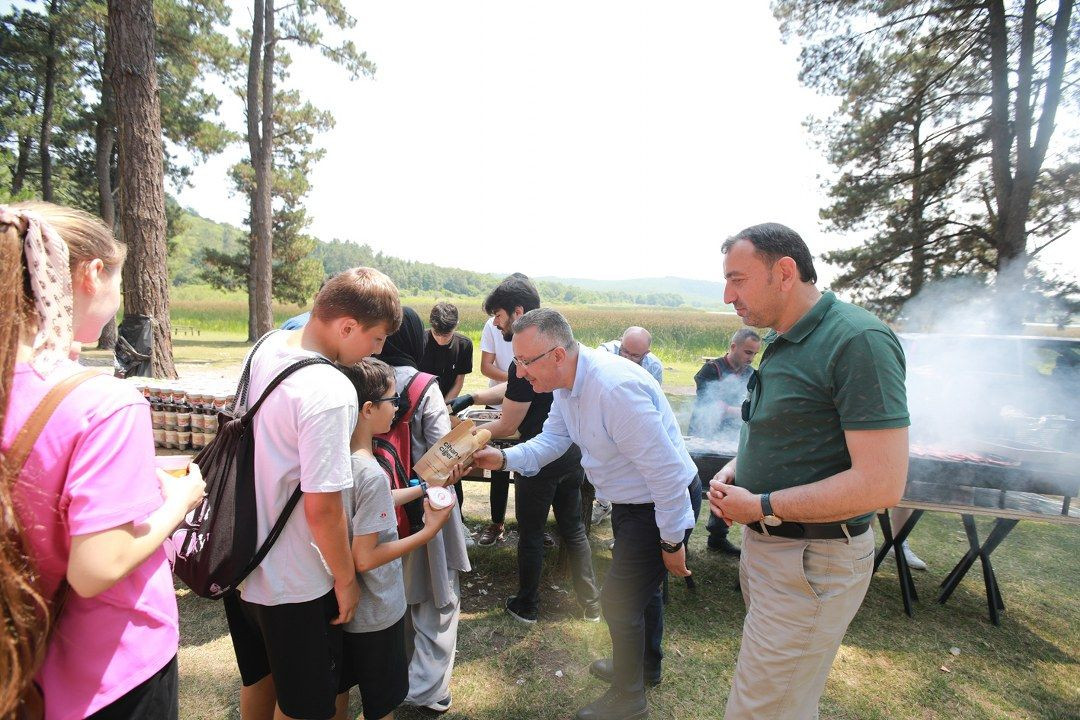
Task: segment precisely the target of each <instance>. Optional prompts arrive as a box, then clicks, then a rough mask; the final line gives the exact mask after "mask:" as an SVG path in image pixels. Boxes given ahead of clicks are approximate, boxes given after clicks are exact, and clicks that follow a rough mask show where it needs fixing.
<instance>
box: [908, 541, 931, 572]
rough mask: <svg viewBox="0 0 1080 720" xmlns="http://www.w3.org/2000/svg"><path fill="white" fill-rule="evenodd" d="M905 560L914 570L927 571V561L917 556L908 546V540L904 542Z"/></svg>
mask: <svg viewBox="0 0 1080 720" xmlns="http://www.w3.org/2000/svg"><path fill="white" fill-rule="evenodd" d="M903 547H904V559H905V560H907V564H908V567H910V568H911V569H912V570H925V569H926V561H925V560H923V559H922V558H921V557H919V556H918V555H916V554H915V551H914V550H912V549H911V547H910V546H909V545H908V544H907V540H905V541H904V545H903Z"/></svg>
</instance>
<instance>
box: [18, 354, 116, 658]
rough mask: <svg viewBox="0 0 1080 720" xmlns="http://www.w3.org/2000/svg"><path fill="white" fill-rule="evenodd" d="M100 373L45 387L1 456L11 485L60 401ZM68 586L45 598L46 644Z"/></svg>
mask: <svg viewBox="0 0 1080 720" xmlns="http://www.w3.org/2000/svg"><path fill="white" fill-rule="evenodd" d="M101 374H102V373H101V372H100V371H98V370H83V371H82V372H80V373H76V374H74V375H72V376H70V377H66V378H64V379H63V380H61V381H60V382H58V383H56V384H55V385H53V386H52V387H51V388H49V391H48V392H47V393H45V397H43V398H41V402H39V403H38V404H37V407H35V408H34V410H33V411H32V412H31V413H30V417H29V418H28V419H27V421H26V422H25V423H24V424H23V426H22V427H21V428H19V432H18V434H17V435H16V436H15V441H14V442H12V443H11V448H10V449H9V450H8V451H7V452H6V453H5V454H4V464H5V465H7V466H8V468H9V469H10V470H11V471H12V473H11V479H12V482H13V483H14V482H17V481H18V478H19V473H21V472H22V469H23V465H25V464H26V459H27V458H29V457H30V451H31V450H33V449H34V443H36V442H37V439H38V437H40V436H41V431H42V430H44V429H45V426H46V425H47V424H48V422H49V418H51V417H52V414H53V412H54V411H55V410H56V408H57V407H58V406H59V405H60V403H61V402H63V400H64V398H66V397H67V396H68V395H70V394H71V391H72V390H74V389H75V388H77V387H78V386H79V385H82V384H83V383H84V382H86V381H87V380H89V379H90V378H92V377H97V376H98V375H101ZM69 587H70V586H69V585H68V581H67V578H66V577H64V578H61V579H60V585H59V586H58V587H57V588H56V592H55V593H53V596H52V598H50V599H49V610H48V615H49V625H48V630H47V635H46V642H48V640H49V639H50V638H51V637H52V634H53V630H55V629H56V622H57V620H58V619H59V618H60V613H61V611H63V609H64V603H65V601H66V600H67V596H68V589H69Z"/></svg>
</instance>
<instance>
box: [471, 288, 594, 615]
mask: <svg viewBox="0 0 1080 720" xmlns="http://www.w3.org/2000/svg"><path fill="white" fill-rule="evenodd" d="M538 307H540V295H539V293H537V291H536V286H535V285H533V284H532V282H531V281H530V280H528V279H527V278H524V277H523V276H522V277H516V276H513V275H511V276H510V277H508V278H506V279H505V280H503V281H502V282H501V283H499V285H498V287H496V288H495V289H494V290H492V291H491V294H490V295H488V296H487V299H486V300H484V310H486V311H487V312H488V314H490V315H491V316H492V317H493V318H494V320H495V326H496V327H497V328H498V329H499V331H500V332H501V333H502V334H503V337H504V338H505V339H506V340H507V341H509V340H511V339H512V338H513V337H514V330H513V323H514V321H515V320H517V319H518V318H520V317H521V316H522V315H524V314H525V313H527V312H528V311H530V310H534V309H536V308H538ZM522 369H523V368H522V361H521V360H520V359H518V358H516V357H515V358H514V359H513V360H511V362H510V367H509V369H508V370H507V381H506V384H505V386H503V385H496V386H495V387H492V388H488V389H487V390H481V391H479V392H477V393H474V394H473V395H471V396H470V395H466V396H464V397H463V398H459V399H458V400H456V401H453V402H451V409H452V410H453V411H454V412H460V411H461V410H462V409H464V408H465V407H467V406H468V405H469V404H472V403H473V402H479V403H482V404H485V405H492V404H496V403H500V402H501V403H502V417H501V418H500V419H499V420H496V421H494V422H491V423H488V424H487V425H484V429H486V430H489V431H490V432H491V436H492V437H494V438H502V437H508V436H512V435H513V434H514V433H518V434H519V435H520V437H521V439H522V440H528V439H530V438H532V437H535V436H536V435H538V434H539V433H540V431H541V429H542V428H543V426H544V421H545V420H547V418H548V412H549V411H550V409H551V401H552V395H551V391H550V390H547V391H537V390H535V389H534V388H533V386H532V385H531V384H530V383H529V381H528V380H527V379H526V378H525V377H523V376H522V372H521V371H522ZM489 469H501V468H489ZM533 475H534V476H533V477H518V478H517V479H516V480H515V481H514V513H515V515H517V521H518V548H517V562H518V591H517V594H516V595H514V596H512V597H509V598H507V600H506V606H505V607H506V612H507V613H508V614H509V615H510V616H511V617H513V618H514V619H515V620H517V621H518V622H521V623H525V624H527V625H533V624H535V623H536V619H537V615H538V611H539V607H540V575H541V572H542V570H543V567H544V526H545V525H546V524H547V518H548V511H549V510H552V509H554V511H555V523H556V525H557V527H558V530H559V535H560V537H561V538H562V541H563V543H564V545H565V546H566V549H567V551H568V554H569V557H570V574H571V576H572V578H573V581H574V591H575V593H576V594H577V600H578V604H579V605H580V606H581V609H582V611H583V613H584V618H585V619H586V620H588V621H591V622H600V590H599V589H598V588H597V584H596V574H595V572H594V571H593V565H592V548H591V547H590V546H589V540H588V537H586V535H585V524H584V523H583V522H582V519H581V483H582V480H583V479H584V475H585V473H584V471H583V470H582V469H581V451H580V450H579V449H578V447H577V445H569V446H568V447H565V448H563V452H561V453H559V454H558V455H555V456H553V457H551V458H548V462H545V463H543V465H542V466H540V467H538V472H537V473H534V474H533Z"/></svg>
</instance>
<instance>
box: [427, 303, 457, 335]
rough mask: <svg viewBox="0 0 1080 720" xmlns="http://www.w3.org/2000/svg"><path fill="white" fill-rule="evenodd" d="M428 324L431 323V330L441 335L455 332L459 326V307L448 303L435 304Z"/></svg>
mask: <svg viewBox="0 0 1080 720" xmlns="http://www.w3.org/2000/svg"><path fill="white" fill-rule="evenodd" d="M428 322H430V323H431V329H432V330H434V331H435V332H437V333H439V334H440V335H445V334H446V333H448V332H453V331H454V328H456V327H457V325H458V311H457V306H456V305H454V304H453V303H448V302H437V303H435V307H433V308H431V314H430V315H428Z"/></svg>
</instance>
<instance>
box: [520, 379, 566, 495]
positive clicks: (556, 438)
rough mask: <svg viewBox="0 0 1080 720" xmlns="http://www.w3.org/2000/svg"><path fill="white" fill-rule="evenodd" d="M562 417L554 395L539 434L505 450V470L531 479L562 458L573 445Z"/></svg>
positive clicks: (559, 403)
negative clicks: (543, 468)
mask: <svg viewBox="0 0 1080 720" xmlns="http://www.w3.org/2000/svg"><path fill="white" fill-rule="evenodd" d="M573 442H574V441H573V440H571V439H570V434H569V433H568V432H567V430H566V422H565V421H564V420H563V417H562V403H561V402H560V401H559V398H558V396H557V395H556V397H555V400H554V402H552V403H551V411H550V412H548V416H547V420H545V421H544V429H543V430H541V432H540V434H539V435H537V436H536V437H534V438H533V439H531V440H529V441H528V442H523V443H520V444H519V445H515V446H514V447H511V448H507V449H506V469H507V470H513V471H514V472H516V473H518V474H520V475H524V476H526V477H532V476H533V475H535V474H536V473H538V472H540V468H542V467H544V466H545V465H547V464H548V463H550V462H551V461H553V460H556V459H558V458H560V457H562V455H563V453H565V452H566V451H567V450H569V449H570V446H571V445H572V444H573Z"/></svg>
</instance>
